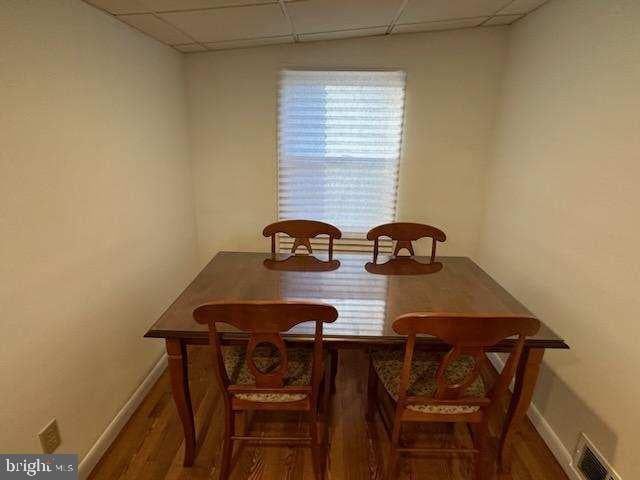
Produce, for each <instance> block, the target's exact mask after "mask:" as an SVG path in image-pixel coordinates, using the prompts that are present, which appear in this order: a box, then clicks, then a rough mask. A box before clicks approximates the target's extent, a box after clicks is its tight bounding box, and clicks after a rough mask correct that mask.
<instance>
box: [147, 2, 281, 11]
mask: <svg viewBox="0 0 640 480" xmlns="http://www.w3.org/2000/svg"><path fill="white" fill-rule="evenodd" d="M137 1H138V2H141V3H144V4H145V5H146V6H147V7H148V9H149V10H150V11H152V12H170V11H176V10H193V9H198V8H220V7H237V6H240V5H256V4H260V3H275V0H137Z"/></svg>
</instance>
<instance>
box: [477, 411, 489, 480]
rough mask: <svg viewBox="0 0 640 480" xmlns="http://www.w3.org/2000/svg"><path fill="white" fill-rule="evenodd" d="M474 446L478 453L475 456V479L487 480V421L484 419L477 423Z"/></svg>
mask: <svg viewBox="0 0 640 480" xmlns="http://www.w3.org/2000/svg"><path fill="white" fill-rule="evenodd" d="M474 443H475V448H477V449H478V453H477V454H476V458H475V460H476V461H475V480H487V479H488V478H489V472H488V465H489V453H490V452H489V423H488V421H487V420H486V419H485V420H484V421H483V422H482V423H479V424H477V428H476V435H475V438H474Z"/></svg>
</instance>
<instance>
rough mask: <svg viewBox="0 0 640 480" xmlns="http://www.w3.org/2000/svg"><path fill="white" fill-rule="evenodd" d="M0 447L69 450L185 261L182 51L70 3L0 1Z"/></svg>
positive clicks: (113, 409)
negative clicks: (46, 445)
mask: <svg viewBox="0 0 640 480" xmlns="http://www.w3.org/2000/svg"><path fill="white" fill-rule="evenodd" d="M0 22H1V23H0V45H2V47H1V48H0V146H1V147H0V232H1V237H0V319H1V320H0V321H1V324H2V333H1V335H2V340H1V342H0V343H1V347H0V349H1V351H0V379H1V380H0V384H1V387H0V388H1V390H2V400H1V405H2V406H1V407H0V426H1V428H0V451H2V452H38V451H40V444H39V442H38V439H37V437H36V434H37V432H38V431H39V430H40V429H41V428H42V427H43V426H44V425H45V424H46V423H47V422H48V421H49V420H50V419H51V418H52V417H57V419H58V422H59V425H60V429H61V432H62V438H63V444H62V447H61V449H60V451H61V452H77V453H79V454H80V456H81V458H82V456H83V455H84V454H85V453H86V452H87V450H88V449H89V448H90V447H91V445H93V443H94V442H95V441H96V439H97V438H98V436H99V435H100V434H101V433H102V432H103V431H104V429H105V428H106V426H107V425H108V423H109V422H110V421H111V420H112V419H113V417H114V416H115V414H116V413H117V412H118V411H119V410H120V408H121V407H122V406H123V404H124V403H125V401H126V400H127V399H128V398H129V397H130V395H131V394H132V393H133V391H134V390H135V389H136V388H137V387H138V386H139V385H140V383H141V381H142V379H143V378H144V377H145V376H146V374H147V373H148V371H149V369H150V368H151V367H152V365H154V364H155V362H156V361H157V360H158V358H159V357H160V356H161V354H162V351H163V346H162V344H161V342H158V341H153V340H144V339H142V335H143V334H144V333H145V331H146V328H147V327H148V326H149V325H150V324H151V323H152V322H153V321H154V319H155V318H157V316H158V315H159V314H160V313H161V312H162V310H163V309H164V308H165V307H166V306H167V305H168V304H169V303H170V302H171V301H172V300H173V299H174V298H175V296H176V295H177V294H178V293H179V291H180V290H181V288H182V287H183V286H184V285H185V284H186V283H187V282H188V281H189V280H190V278H191V277H192V275H193V272H194V266H195V264H196V255H195V244H196V242H195V227H194V215H193V199H192V187H191V174H190V170H189V163H188V156H189V150H188V136H187V131H186V126H187V125H186V100H185V98H184V97H185V88H184V78H183V71H182V57H181V56H180V55H179V54H178V53H177V52H174V51H172V50H171V49H169V48H167V47H164V46H162V45H160V44H158V43H157V42H154V41H152V40H150V39H148V38H147V37H144V36H143V35H141V34H138V33H136V32H134V31H132V30H131V29H129V28H128V27H126V26H125V25H123V24H121V23H119V22H118V21H116V20H114V19H112V18H110V17H109V16H107V15H105V14H102V13H101V12H99V11H97V10H96V9H94V8H92V7H89V6H88V5H86V4H83V3H82V2H80V1H78V0H55V1H54V0H30V1H25V0H9V1H7V0H4V1H2V5H1V6H0Z"/></svg>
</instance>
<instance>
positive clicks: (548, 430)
mask: <svg viewBox="0 0 640 480" xmlns="http://www.w3.org/2000/svg"><path fill="white" fill-rule="evenodd" d="M488 357H489V361H490V362H491V363H492V364H493V366H494V367H495V369H496V370H498V371H499V372H501V371H502V368H503V367H504V362H503V361H502V359H501V358H500V356H499V355H498V354H497V353H490V354H489V355H488ZM527 416H528V417H529V420H531V423H533V426H534V427H535V428H536V430H537V431H538V433H539V434H540V436H541V437H542V440H544V443H546V444H547V446H548V447H549V450H551V453H553V456H554V457H556V460H558V463H559V464H560V466H561V467H562V469H563V470H564V473H566V474H567V477H569V478H570V480H583V479H582V478H581V477H580V476H579V475H578V472H577V471H576V470H575V469H574V468H573V466H572V465H571V461H572V456H571V452H570V451H569V450H568V449H567V447H565V445H564V444H563V443H562V442H561V441H560V437H558V435H557V434H556V432H555V431H554V430H553V428H552V427H551V425H549V422H547V420H546V418H544V417H543V416H542V413H540V410H538V408H537V407H536V405H535V403H533V402H531V405H530V406H529V411H528V412H527Z"/></svg>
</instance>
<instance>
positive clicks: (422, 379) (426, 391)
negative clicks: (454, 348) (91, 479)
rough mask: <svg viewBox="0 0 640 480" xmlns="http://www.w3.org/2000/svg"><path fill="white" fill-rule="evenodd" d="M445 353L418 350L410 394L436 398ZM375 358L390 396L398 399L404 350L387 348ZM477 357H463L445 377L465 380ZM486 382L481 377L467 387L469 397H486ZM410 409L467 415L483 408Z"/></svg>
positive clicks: (424, 407) (445, 406) (429, 407)
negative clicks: (438, 371)
mask: <svg viewBox="0 0 640 480" xmlns="http://www.w3.org/2000/svg"><path fill="white" fill-rule="evenodd" d="M443 356H444V354H442V353H439V352H429V351H415V352H414V354H413V363H412V364H411V375H410V376H409V387H408V389H407V395H409V396H427V397H433V396H434V395H435V393H436V390H437V383H436V379H435V375H436V372H437V370H438V366H439V365H440V362H441V361H442V358H443ZM371 361H372V362H373V367H374V368H375V371H376V373H377V374H378V378H379V379H380V381H381V382H382V384H383V385H384V388H385V389H386V390H387V392H389V395H391V397H392V398H393V399H394V400H395V401H398V386H399V383H400V374H401V372H402V364H403V361H404V350H402V349H383V350H379V351H375V352H373V353H372V354H371ZM474 365H475V359H474V358H473V357H471V356H465V355H463V356H460V357H459V358H458V359H457V360H456V361H454V362H453V363H452V364H451V365H450V366H449V367H448V368H447V371H446V372H445V378H446V380H447V382H448V383H449V384H451V385H455V384H458V383H460V382H461V381H463V380H464V378H465V376H466V375H467V374H468V373H469V372H470V371H471V370H472V369H473V367H474ZM484 395H485V385H484V381H483V380H482V377H481V376H478V378H477V379H476V380H475V381H474V382H473V383H472V384H471V385H470V386H469V387H468V388H467V390H466V392H465V395H464V396H466V397H484ZM407 409H409V410H415V411H418V412H423V413H441V414H463V413H473V412H477V411H478V410H479V409H480V407H477V406H471V405H408V406H407Z"/></svg>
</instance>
